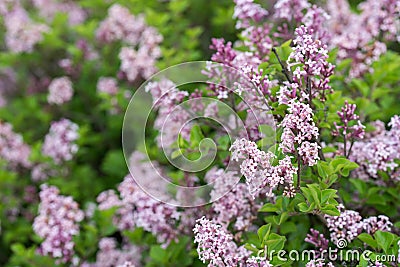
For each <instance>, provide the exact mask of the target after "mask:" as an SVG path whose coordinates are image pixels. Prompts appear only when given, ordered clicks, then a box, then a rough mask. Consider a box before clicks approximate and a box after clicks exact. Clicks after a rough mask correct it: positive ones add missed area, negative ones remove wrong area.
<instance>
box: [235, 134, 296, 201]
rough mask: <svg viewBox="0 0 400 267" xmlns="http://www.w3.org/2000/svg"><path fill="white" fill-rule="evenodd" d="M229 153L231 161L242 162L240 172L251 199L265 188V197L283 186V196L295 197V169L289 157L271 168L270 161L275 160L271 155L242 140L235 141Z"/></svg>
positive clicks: (252, 143) (254, 144) (250, 142)
mask: <svg viewBox="0 0 400 267" xmlns="http://www.w3.org/2000/svg"><path fill="white" fill-rule="evenodd" d="M230 151H231V153H232V154H231V159H232V160H235V161H239V160H240V161H242V163H241V165H240V171H241V173H242V174H243V175H244V177H245V178H246V183H247V185H248V189H249V192H250V194H251V196H252V197H253V198H255V197H256V196H258V195H259V194H260V192H262V190H264V189H266V188H267V189H268V191H267V192H266V195H267V196H273V193H272V191H273V190H274V189H276V188H277V187H278V186H280V185H282V186H284V195H286V196H288V197H293V196H294V195H295V190H294V186H293V176H294V174H295V173H296V171H297V168H296V167H294V166H293V165H292V162H291V158H290V157H289V156H285V158H283V159H281V160H279V162H278V164H277V165H275V166H273V165H272V163H271V161H272V160H273V159H275V158H276V156H275V155H274V154H273V153H271V152H267V153H266V152H264V151H261V150H259V149H258V148H257V145H256V143H254V142H252V141H248V140H246V139H244V138H243V139H239V140H236V141H235V142H234V143H233V144H232V146H231V148H230Z"/></svg>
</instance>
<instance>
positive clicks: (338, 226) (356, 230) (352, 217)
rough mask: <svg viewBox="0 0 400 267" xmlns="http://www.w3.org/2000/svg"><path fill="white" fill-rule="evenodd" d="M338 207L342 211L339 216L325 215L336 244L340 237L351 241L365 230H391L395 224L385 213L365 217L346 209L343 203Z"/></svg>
mask: <svg viewBox="0 0 400 267" xmlns="http://www.w3.org/2000/svg"><path fill="white" fill-rule="evenodd" d="M338 209H339V211H340V215H339V216H331V215H325V219H326V222H327V226H328V228H329V231H330V233H331V241H332V242H334V243H335V244H336V243H337V242H338V240H339V239H346V240H347V241H348V242H351V241H352V240H354V239H355V238H357V236H358V235H359V234H360V233H361V232H362V231H363V230H365V231H366V232H367V233H368V234H374V233H375V232H376V231H378V230H380V231H388V232H390V231H391V229H392V225H393V224H392V223H391V222H390V221H389V218H388V217H386V216H384V215H379V216H378V217H374V216H373V217H369V218H366V219H363V218H362V217H361V215H360V214H359V213H358V212H357V211H354V210H346V209H345V207H344V206H343V205H342V204H339V206H338Z"/></svg>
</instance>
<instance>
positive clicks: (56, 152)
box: [42, 119, 79, 164]
mask: <svg viewBox="0 0 400 267" xmlns="http://www.w3.org/2000/svg"><path fill="white" fill-rule="evenodd" d="M78 130H79V127H78V125H77V124H75V123H73V122H72V121H70V120H68V119H61V120H60V121H56V122H52V124H51V126H50V130H49V133H48V134H47V135H46V137H45V139H44V144H43V147H42V152H43V154H44V155H45V156H49V157H50V158H52V159H53V161H54V162H55V163H57V164H60V163H62V162H64V161H68V160H71V159H72V157H73V156H74V155H75V154H76V152H77V151H78V145H77V144H76V143H75V141H76V140H78V138H79V133H78Z"/></svg>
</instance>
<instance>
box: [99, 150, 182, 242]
mask: <svg viewBox="0 0 400 267" xmlns="http://www.w3.org/2000/svg"><path fill="white" fill-rule="evenodd" d="M130 163H131V165H135V166H133V167H132V168H133V169H134V170H135V175H138V176H143V177H146V179H148V180H149V181H151V180H152V178H151V177H157V174H154V172H153V165H152V163H150V162H148V163H146V162H143V155H142V154H140V153H135V154H133V155H132V157H131V160H130ZM154 164H155V163H154ZM156 168H160V167H159V166H156ZM155 186H156V185H155ZM157 189H158V190H160V189H159V188H157ZM118 191H119V197H118V195H117V194H116V193H115V192H114V191H113V190H107V191H105V192H102V193H101V194H100V195H99V196H98V198H97V202H98V203H99V205H98V208H99V209H100V210H106V209H110V208H113V207H115V208H116V212H115V216H114V218H113V223H114V225H116V226H117V228H118V229H120V230H133V229H135V228H136V227H142V228H143V229H144V230H145V231H148V232H150V233H152V234H153V235H154V236H156V237H157V240H158V242H159V243H160V244H162V246H163V247H166V246H168V244H169V243H170V242H171V241H173V240H175V239H176V237H177V234H178V229H177V225H178V222H179V220H180V218H181V214H180V212H179V211H178V210H177V208H176V207H174V206H171V205H168V204H165V203H162V202H160V201H157V200H155V199H153V198H152V197H151V196H149V195H148V194H147V193H145V192H144V191H143V190H142V189H141V188H140V187H139V186H138V185H137V184H136V182H135V181H134V179H133V178H132V176H130V175H127V176H126V177H125V179H124V181H123V182H122V183H121V184H120V185H119V186H118ZM159 193H160V195H161V194H163V192H162V191H160V192H159Z"/></svg>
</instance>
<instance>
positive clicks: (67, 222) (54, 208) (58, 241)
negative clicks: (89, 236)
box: [33, 185, 84, 262]
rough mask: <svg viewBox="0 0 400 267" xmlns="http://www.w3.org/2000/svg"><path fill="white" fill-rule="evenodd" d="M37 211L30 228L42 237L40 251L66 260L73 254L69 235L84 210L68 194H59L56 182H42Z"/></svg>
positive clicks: (76, 225) (82, 216)
mask: <svg viewBox="0 0 400 267" xmlns="http://www.w3.org/2000/svg"><path fill="white" fill-rule="evenodd" d="M39 196H40V205H39V215H38V216H37V217H36V218H35V220H34V222H33V230H34V231H35V233H36V234H37V235H38V236H40V237H41V238H43V239H44V240H43V242H42V244H41V246H40V248H39V253H40V254H42V255H49V256H51V257H53V258H56V259H58V260H60V261H62V262H68V261H70V260H71V258H72V256H73V255H74V242H73V240H72V237H73V236H75V235H77V234H79V224H78V223H79V222H80V221H82V220H83V218H84V213H83V212H82V211H81V210H80V209H79V207H78V204H77V203H76V202H75V201H74V200H73V199H72V197H70V196H62V195H60V191H59V190H58V188H57V187H55V186H47V185H42V186H41V192H40V194H39Z"/></svg>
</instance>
